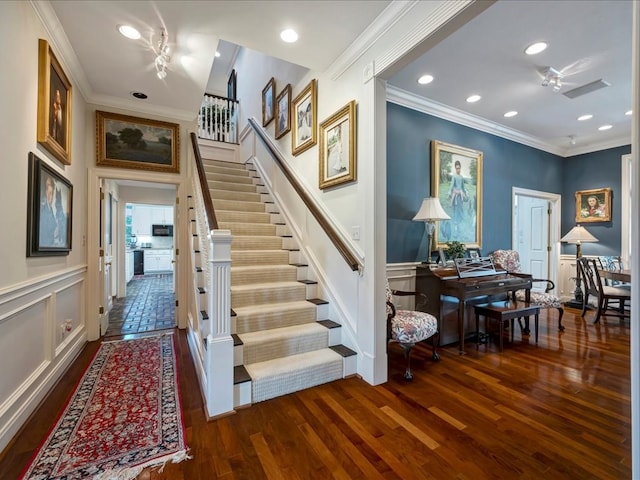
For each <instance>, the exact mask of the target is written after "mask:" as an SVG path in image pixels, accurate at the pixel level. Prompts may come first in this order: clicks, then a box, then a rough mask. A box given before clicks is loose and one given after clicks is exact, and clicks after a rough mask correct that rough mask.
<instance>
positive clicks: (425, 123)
mask: <svg viewBox="0 0 640 480" xmlns="http://www.w3.org/2000/svg"><path fill="white" fill-rule="evenodd" d="M431 140H440V141H443V142H447V143H453V144H455V145H460V146H463V147H467V148H471V149H474V150H480V151H481V152H483V177H482V178H483V198H482V249H481V251H482V254H483V255H484V254H488V253H490V252H492V251H494V250H496V249H499V248H511V188H512V187H519V188H526V189H530V190H539V191H544V192H550V193H557V194H561V195H562V229H561V232H562V234H563V235H564V233H566V232H567V231H568V230H570V229H571V227H572V226H573V220H574V218H575V212H574V208H575V197H574V193H575V191H576V190H586V189H591V188H603V187H610V188H611V189H612V190H613V192H614V195H613V197H614V198H613V200H614V203H613V212H612V214H613V221H612V222H609V223H607V224H593V225H598V227H597V228H596V227H595V226H594V227H592V226H591V225H589V224H587V229H588V230H589V231H590V232H591V233H593V235H595V236H596V237H597V238H598V239H599V240H600V242H599V243H598V244H589V245H585V246H584V247H583V252H584V253H585V254H589V255H591V254H603V255H604V254H614V253H616V254H617V253H619V251H620V227H619V223H620V198H619V196H618V198H616V193H617V192H619V191H620V168H621V167H620V164H621V162H620V156H621V155H623V154H624V153H629V152H630V149H631V147H630V146H628V147H622V148H616V149H611V150H606V151H602V152H596V153H594V154H588V155H580V156H576V157H570V158H567V159H563V158H562V157H559V156H557V155H553V154H551V153H546V152H543V151H541V150H537V149H535V148H532V147H528V146H525V145H521V144H519V143H516V142H512V141H510V140H505V139H503V138H500V137H497V136H495V135H491V134H488V133H484V132H480V131H478V130H474V129H472V128H469V127H465V126H462V125H458V124H456V123H453V122H449V121H447V120H442V119H440V118H437V117H433V116H431V115H427V114H424V113H421V112H417V111H415V110H412V109H409V108H406V107H402V106H399V105H396V104H393V103H387V262H388V263H398V262H414V261H424V259H425V255H426V252H425V249H426V241H425V239H424V224H423V223H420V222H414V221H412V220H411V219H412V218H413V216H414V215H415V213H416V212H417V211H418V208H419V207H420V203H421V202H422V199H423V198H424V197H428V196H430V193H431ZM610 164H611V167H610V166H609V165H610ZM604 165H606V167H605V168H603V166H604ZM574 171H575V172H578V173H574ZM594 172H595V173H594ZM605 232H606V233H605ZM596 245H597V247H594V246H596ZM591 248H597V251H595V250H594V251H592V250H591ZM574 251H575V246H573V245H567V246H566V247H564V250H563V252H565V253H573V252H574Z"/></svg>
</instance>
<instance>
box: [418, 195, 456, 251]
mask: <svg viewBox="0 0 640 480" xmlns="http://www.w3.org/2000/svg"><path fill="white" fill-rule="evenodd" d="M450 219H451V217H450V216H449V215H447V212H445V211H444V209H443V208H442V205H440V200H438V198H436V197H429V198H424V199H422V205H420V210H418V213H416V215H415V216H414V217H413V219H412V220H413V221H414V222H424V228H425V231H426V233H427V239H428V240H427V241H428V243H427V261H426V263H431V251H432V250H431V243H432V241H433V232H434V230H435V229H436V221H437V220H450Z"/></svg>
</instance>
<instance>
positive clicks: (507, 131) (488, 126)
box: [387, 85, 566, 156]
mask: <svg viewBox="0 0 640 480" xmlns="http://www.w3.org/2000/svg"><path fill="white" fill-rule="evenodd" d="M387 101H389V102H391V103H395V104H398V105H401V106H403V107H407V108H411V109H413V110H417V111H418V112H422V113H427V114H429V115H433V116H435V117H438V118H442V119H444V120H449V121H451V122H454V123H457V124H460V125H464V126H466V127H471V128H473V129H475V130H480V131H481V132H485V133H490V134H492V135H496V136H498V137H501V138H506V139H507V140H513V141H514V142H517V143H521V144H523V145H527V146H529V147H533V148H537V149H538V150H543V151H545V152H549V153H553V154H555V155H560V156H565V155H564V154H565V151H566V150H565V149H561V148H558V147H557V146H555V145H551V144H549V143H546V142H543V141H541V140H540V139H537V138H535V137H532V136H530V135H527V134H525V133H523V132H520V131H518V130H514V129H512V128H509V127H505V126H504V125H500V124H498V123H493V122H490V121H488V120H485V119H484V118H481V117H478V116H475V115H472V114H470V113H467V112H463V111H462V110H458V109H456V108H453V107H449V106H447V105H443V104H441V103H438V102H434V101H432V100H427V99H426V98H424V97H420V96H418V95H415V94H413V93H411V92H407V91H406V90H402V89H400V88H397V87H394V86H393V85H387Z"/></svg>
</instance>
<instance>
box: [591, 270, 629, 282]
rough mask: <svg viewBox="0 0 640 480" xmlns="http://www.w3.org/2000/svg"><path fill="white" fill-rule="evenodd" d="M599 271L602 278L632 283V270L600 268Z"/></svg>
mask: <svg viewBox="0 0 640 480" xmlns="http://www.w3.org/2000/svg"><path fill="white" fill-rule="evenodd" d="M598 273H599V274H600V276H601V277H602V278H608V279H609V280H618V281H619V282H625V283H631V270H600V269H598Z"/></svg>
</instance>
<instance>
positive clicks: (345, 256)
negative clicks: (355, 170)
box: [249, 118, 363, 271]
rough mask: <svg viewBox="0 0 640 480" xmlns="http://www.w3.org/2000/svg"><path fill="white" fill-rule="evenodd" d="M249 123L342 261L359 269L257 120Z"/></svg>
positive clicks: (354, 259)
mask: <svg viewBox="0 0 640 480" xmlns="http://www.w3.org/2000/svg"><path fill="white" fill-rule="evenodd" d="M249 124H250V125H251V127H252V128H253V130H254V132H255V133H256V135H257V136H258V138H259V139H260V140H261V141H262V143H263V144H264V146H265V147H266V148H267V150H268V151H269V153H270V155H271V156H272V157H273V159H274V160H275V162H276V164H278V166H279V167H280V169H281V170H282V173H283V174H284V176H285V177H286V179H287V180H288V181H289V183H290V184H291V186H292V187H293V189H294V190H295V191H296V193H297V194H298V196H299V197H300V199H301V200H302V202H303V203H304V204H305V205H306V207H307V208H308V209H309V212H310V213H311V215H313V217H314V218H315V219H316V221H317V222H318V224H319V225H320V227H322V229H323V230H324V232H325V233H326V235H327V236H328V237H329V239H330V240H331V242H332V243H333V245H334V246H335V247H336V249H337V250H338V252H340V255H342V258H343V259H344V261H345V262H347V265H349V268H351V270H353V271H356V270H360V269H361V268H362V267H363V265H362V263H361V262H360V261H359V260H358V259H357V258H356V256H355V255H354V254H353V253H352V252H351V250H350V249H349V247H348V246H347V244H346V243H345V242H344V241H343V240H342V237H341V236H340V235H338V232H336V230H335V229H334V228H333V226H332V225H331V223H330V222H329V221H328V220H327V219H326V217H325V216H324V214H323V213H322V212H321V211H320V209H319V208H318V206H317V205H316V203H315V202H314V200H313V198H312V197H311V195H309V193H308V192H307V191H306V190H305V188H304V187H303V186H302V185H300V182H298V180H297V179H296V177H295V176H294V175H293V173H291V170H290V169H289V167H288V166H287V164H286V162H285V161H284V158H283V157H282V155H281V154H280V152H279V151H278V150H277V149H276V148H275V146H274V144H273V142H272V140H271V138H270V137H269V136H268V135H267V134H266V133H265V132H264V130H263V129H262V128H261V127H260V126H259V125H258V122H256V120H255V119H254V118H249Z"/></svg>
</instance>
